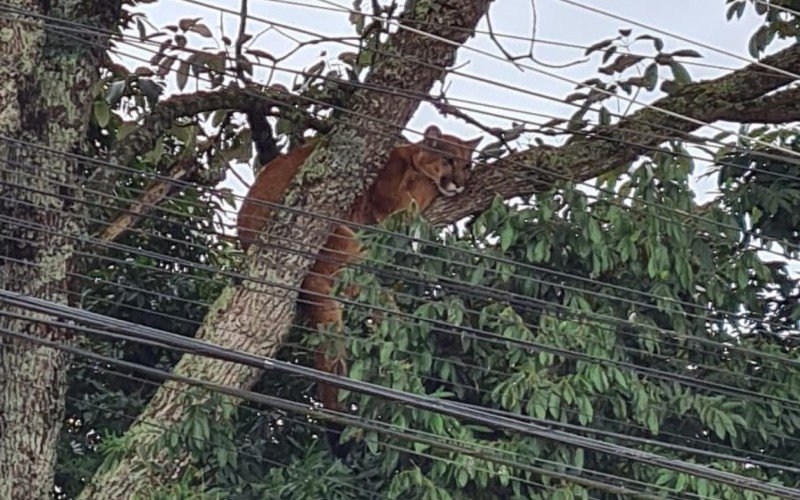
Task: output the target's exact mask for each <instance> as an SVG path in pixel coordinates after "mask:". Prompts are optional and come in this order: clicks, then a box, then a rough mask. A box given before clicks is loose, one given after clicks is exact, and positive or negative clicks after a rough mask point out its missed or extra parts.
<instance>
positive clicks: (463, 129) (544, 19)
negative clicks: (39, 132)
mask: <svg viewBox="0 0 800 500" xmlns="http://www.w3.org/2000/svg"><path fill="white" fill-rule="evenodd" d="M293 1H294V2H295V3H297V4H301V5H288V4H285V3H282V2H281V1H275V0H249V12H250V15H251V16H253V17H254V18H261V19H265V20H266V19H268V20H272V21H274V22H278V23H284V24H286V25H290V26H292V27H296V28H299V29H304V30H308V31H311V32H315V33H316V32H319V33H326V34H328V35H331V36H348V35H352V34H353V30H352V25H351V24H350V23H349V22H348V19H347V14H346V13H338V12H332V11H324V10H318V9H314V8H310V7H312V6H315V7H330V5H326V4H325V3H323V2H321V1H320V0H293ZM332 1H333V2H335V3H337V4H339V5H342V6H344V7H351V6H352V2H351V1H349V0H332ZM534 2H535V6H536V11H537V17H538V22H537V38H539V39H542V40H552V41H559V42H568V43H574V44H579V45H584V46H588V45H591V44H593V43H595V42H598V41H600V40H603V39H605V38H608V37H612V36H616V35H617V30H618V29H619V28H626V27H631V28H634V31H633V35H632V38H633V37H635V36H637V35H639V34H643V33H646V30H644V29H642V28H636V27H634V26H631V25H629V24H627V23H625V22H623V21H620V20H616V19H610V18H608V17H604V16H601V15H600V14H597V13H594V12H589V11H587V10H584V9H581V8H579V7H576V6H572V5H569V4H567V3H564V2H562V1H560V0H534ZM200 3H205V4H209V5H213V6H216V7H219V8H223V9H229V10H232V11H238V8H239V2H238V1H235V0H204V1H201V2H200ZM583 3H584V4H585V5H590V6H593V7H597V8H601V9H604V10H607V11H609V12H612V13H615V14H618V15H621V16H623V17H627V18H630V19H632V20H635V21H638V22H640V23H643V24H646V25H649V26H656V27H659V28H660V29H663V30H666V31H669V32H672V33H675V34H678V35H681V36H683V37H686V38H689V39H692V40H696V41H698V42H703V43H706V44H709V45H712V46H714V47H718V48H721V49H724V50H727V51H731V52H735V53H737V54H740V55H741V56H743V57H747V58H749V55H748V54H747V42H748V39H749V36H750V35H751V34H752V33H753V31H754V30H755V29H756V27H757V26H758V22H759V19H758V18H757V17H756V16H755V15H754V14H751V13H750V9H749V8H748V10H747V15H746V16H745V17H744V18H743V19H742V20H740V21H737V22H727V21H726V20H725V11H726V8H727V7H726V5H725V2H724V1H723V0H670V1H668V2H664V1H661V0H658V1H656V0H614V1H610V0H607V1H600V0H584V1H583ZM142 7H146V9H145V11H146V12H147V14H148V16H149V17H150V19H151V21H152V22H153V24H155V25H156V26H163V25H166V24H170V23H176V22H177V20H178V19H181V18H186V17H201V18H202V20H203V22H205V23H206V24H207V25H208V26H209V27H210V28H211V29H212V31H213V32H214V33H215V35H219V33H220V31H219V30H220V27H222V28H223V29H224V31H225V34H226V35H227V36H229V37H230V38H235V34H236V32H237V26H238V18H237V16H235V15H233V14H227V13H226V14H223V15H222V22H220V21H221V16H220V12H219V10H214V9H212V8H207V7H203V6H201V5H198V4H192V3H189V2H185V1H182V0H159V1H158V2H157V3H154V4H150V5H143V6H142ZM491 13H492V21H493V25H494V28H495V31H496V32H498V33H506V34H513V35H520V36H524V37H529V36H530V34H531V23H532V8H531V1H530V0H497V1H495V2H494V3H493V4H492V7H491ZM267 26H268V25H267V24H266V23H264V22H261V21H258V20H257V19H253V20H251V21H249V24H248V32H249V33H253V34H255V33H258V32H260V31H262V30H264V29H265V28H267ZM479 28H480V29H486V21H485V20H484V21H482V22H481V24H480V26H479ZM286 33H289V34H291V35H292V36H295V37H297V38H299V39H308V38H309V37H308V36H306V35H302V34H298V33H293V34H292V33H291V32H288V31H286ZM654 34H655V33H654ZM658 36H661V37H662V38H663V39H664V42H665V49H664V50H665V51H671V50H677V49H685V48H693V49H696V50H698V51H699V52H700V53H702V54H703V55H704V58H703V59H698V60H697V61H699V62H703V63H708V64H714V65H719V66H724V67H729V68H739V67H741V66H743V65H744V64H745V62H743V61H741V60H737V59H735V58H732V57H729V56H726V55H724V54H720V53H715V52H714V51H712V50H707V49H702V48H699V47H696V46H692V45H691V44H689V43H686V42H681V41H677V40H673V39H671V38H670V37H668V36H663V35H658ZM194 41H195V43H198V44H197V45H194V46H196V47H204V46H207V45H209V43H207V42H208V41H207V40H205V39H202V38H200V37H194ZM503 44H504V46H505V47H506V48H507V49H508V50H509V52H511V53H513V54H517V53H520V52H526V51H527V46H528V44H527V43H526V42H521V41H515V40H503ZM293 46H294V44H293V42H291V41H290V40H288V39H287V38H286V37H284V36H282V35H281V34H279V33H277V32H276V31H274V30H272V31H269V32H267V33H266V34H264V35H262V36H261V37H260V38H259V39H258V41H257V42H256V43H255V45H253V48H258V49H261V50H265V51H267V52H270V53H272V54H275V55H278V54H282V53H283V52H284V51H286V50H289V49H290V48H292V47H293ZM467 47H475V48H479V49H483V50H488V51H491V52H493V53H496V54H499V52H498V50H497V49H496V47H495V46H494V44H493V43H492V41H491V40H490V39H489V37H488V36H486V35H478V36H476V37H474V38H473V39H471V40H470V42H469V43H468V44H467ZM323 50H324V51H326V55H325V56H323V57H320V54H321V52H322V51H323ZM351 50H353V49H352V48H350V47H346V46H343V45H341V44H336V43H329V44H325V45H314V46H310V47H305V48H303V49H301V50H300V51H298V52H297V53H296V54H295V55H294V56H293V57H291V58H290V59H288V60H287V61H286V62H284V63H282V66H285V67H287V68H291V69H295V70H300V69H303V68H304V67H309V66H311V65H312V64H314V63H316V62H317V61H319V60H326V61H329V62H331V63H335V62H336V55H337V54H338V53H340V52H344V51H351ZM633 50H634V51H635V52H639V53H645V54H650V53H651V52H650V51H651V50H652V46H651V45H650V42H648V41H640V42H637V43H636V44H635V45H634V46H633ZM535 52H536V56H537V57H538V58H539V60H541V61H544V62H548V63H551V64H564V63H567V62H570V61H576V60H579V59H581V58H582V57H583V53H582V51H581V50H579V49H571V48H563V47H555V46H552V45H547V44H537V45H536V48H535ZM688 61H693V60H688ZM524 62H525V63H526V64H528V65H533V63H532V62H531V61H529V60H528V61H524ZM461 64H466V66H463V67H460V70H461V71H464V72H466V73H469V74H473V75H479V76H481V77H484V78H490V79H492V80H495V81H499V82H502V83H504V84H507V85H512V86H515V87H520V88H523V89H529V90H530V91H532V92H537V93H543V94H547V95H549V96H552V97H556V98H559V99H561V98H563V97H564V96H566V95H568V94H569V93H571V92H572V90H573V89H574V85H572V84H570V83H567V82H563V81H559V80H557V79H556V78H552V77H550V76H546V75H543V74H539V73H536V72H534V71H531V70H525V71H524V72H521V71H519V70H518V69H517V68H515V67H514V66H513V65H511V64H508V63H503V62H501V61H497V60H495V59H491V58H490V57H488V56H485V55H482V54H478V53H475V52H471V51H469V50H466V49H461V50H460V51H459V57H458V66H460V65H461ZM598 65H599V61H598V60H597V56H595V59H593V60H592V61H590V62H589V63H584V64H578V65H576V66H572V67H569V68H561V69H553V68H542V69H544V70H546V71H548V72H551V73H557V74H559V75H561V76H563V77H566V78H570V79H573V80H578V81H581V80H585V79H587V78H591V77H594V76H597V73H596V68H597V67H598ZM686 67H687V69H688V70H689V71H690V72H691V74H692V76H693V78H694V79H695V80H697V79H706V78H713V77H715V76H718V75H720V74H722V73H724V72H725V71H724V70H718V69H711V68H705V67H702V66H695V65H691V64H689V65H687V66H686ZM662 70H663V69H662ZM265 71H266V70H263V69H262V70H260V73H259V70H258V69H257V70H256V77H258V76H259V75H260V76H261V77H262V78H263V77H264V76H265V74H266V73H265ZM293 77H294V75H292V74H289V73H280V72H279V73H277V74H276V77H275V80H276V81H280V82H282V83H289V82H291V81H292V78H293ZM448 82H449V88H448V92H447V94H448V96H450V97H453V98H462V99H468V100H472V101H478V102H481V103H485V104H486V105H489V106H491V105H500V106H506V107H510V108H513V109H515V110H519V111H518V112H509V111H499V113H500V114H502V115H505V116H508V117H509V119H501V118H493V117H488V116H484V115H480V114H478V113H472V114H473V116H475V117H476V118H478V119H480V120H481V121H482V122H484V123H486V124H488V125H492V126H505V127H508V126H510V122H511V119H513V118H515V117H516V118H518V119H525V120H528V121H533V122H539V123H541V122H544V121H547V118H542V117H540V116H536V115H528V114H527V113H529V112H533V113H544V114H547V115H554V116H560V117H568V116H569V115H570V114H571V113H572V112H573V111H574V108H571V107H570V106H567V105H564V104H563V103H558V102H553V101H549V100H545V99H542V98H539V97H535V96H532V95H526V94H525V93H523V92H518V91H513V90H507V89H502V88H498V87H496V86H492V85H490V84H489V83H484V82H477V81H473V80H469V79H467V78H464V77H461V76H450V77H448ZM191 85H192V84H191V83H190V86H191ZM174 89H175V86H174V81H173V82H171V84H170V90H174ZM656 97H657V94H656V93H642V94H640V96H639V99H641V100H643V101H645V102H649V101H652V100H654V99H655V98H656ZM607 104H608V105H609V107H610V109H611V110H612V111H617V105H616V104H615V103H612V102H611V101H608V102H607ZM618 105H619V106H620V109H621V110H624V109H625V107H626V106H627V103H626V102H624V101H620V102H619V103H618ZM467 106H472V107H475V105H467ZM634 109H635V107H634ZM431 122H435V123H437V124H439V125H440V126H441V127H442V128H443V129H444V130H446V131H448V132H452V133H454V134H460V135H463V136H465V137H472V136H475V135H477V134H478V133H479V131H478V130H477V129H475V128H473V127H471V126H469V125H466V124H464V123H463V122H461V121H458V120H456V119H445V118H443V117H442V116H441V115H439V114H438V113H437V112H436V111H435V110H433V109H432V108H431V107H430V106H428V105H422V106H421V107H420V110H419V112H418V113H417V114H416V116H415V117H414V119H413V120H412V121H411V122H410V123H409V128H410V129H412V130H417V131H421V130H422V129H424V128H425V127H426V126H427V125H428V124H430V123H431ZM408 135H409V137H410V138H411V139H415V137H414V135H413V134H411V133H408ZM490 140H491V139H488V138H487V139H486V141H485V142H484V144H486V143H488V142H490ZM237 170H239V169H237ZM240 173H241V174H242V175H243V176H244V177H245V179H246V180H247V181H248V182H249V181H250V180H251V179H252V175H251V174H250V172H249V169H243V170H240ZM239 184H240V183H238V182H237V181H235V180H232V179H229V180H228V181H227V182H226V183H225V185H226V186H227V187H231V188H233V189H234V191H235V192H236V193H237V194H240V193H243V190H244V187H243V186H241V185H239ZM700 190H701V191H702V190H704V189H703V188H702V187H701V188H700Z"/></svg>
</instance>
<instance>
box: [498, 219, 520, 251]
mask: <svg viewBox="0 0 800 500" xmlns="http://www.w3.org/2000/svg"><path fill="white" fill-rule="evenodd" d="M515 236H516V235H515V231H514V228H513V227H511V225H510V224H508V223H506V224H505V225H504V226H503V230H502V231H501V232H500V248H501V249H502V250H503V251H504V252H505V251H506V250H508V248H509V247H510V246H511V244H512V243H513V242H514V238H515Z"/></svg>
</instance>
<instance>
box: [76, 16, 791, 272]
mask: <svg viewBox="0 0 800 500" xmlns="http://www.w3.org/2000/svg"><path fill="white" fill-rule="evenodd" d="M264 22H268V21H264ZM64 36H69V35H64ZM128 43H131V42H128ZM125 57H131V58H134V59H138V58H136V57H134V56H128V55H126V56H125ZM142 60H143V59H142ZM143 61H144V60H143ZM145 62H146V61H145ZM278 70H279V71H289V72H291V73H297V74H302V72H297V71H294V70H286V69H283V68H278ZM320 78H326V77H322V76H320ZM352 85H356V86H361V87H364V88H369V86H364V84H356V83H355V82H353V83H352ZM376 91H379V92H386V91H385V90H381V89H378V90H376ZM394 93H397V92H394ZM252 95H253V97H256V98H262V99H265V100H266V98H264V96H260V95H258V94H252ZM288 95H293V94H288ZM298 97H300V98H302V99H305V100H308V101H310V102H315V103H317V104H319V105H322V106H327V107H333V108H335V109H337V110H340V111H342V112H345V113H353V112H352V111H350V110H347V109H345V108H340V107H337V106H332V105H330V104H329V103H325V102H322V101H318V100H315V99H313V98H308V97H306V96H298ZM411 98H419V99H425V98H423V97H414V96H412V97H411ZM427 99H430V98H429V97H427ZM552 99H554V98H552ZM556 100H558V99H556ZM270 102H271V101H270ZM559 102H560V100H559ZM272 104H276V105H280V103H272ZM571 104H572V105H575V104H574V103H571ZM355 114H356V115H357V116H359V114H358V113H355ZM361 117H363V118H365V119H368V120H373V121H379V122H383V120H380V119H375V118H374V117H366V116H363V115H361ZM662 127H663V126H662ZM406 130H409V131H411V132H414V133H418V132H416V131H413V130H410V129H406ZM577 135H583V134H582V133H577ZM587 137H592V138H596V139H604V140H605V139H608V140H609V141H611V142H618V143H620V144H629V145H632V146H634V147H641V148H644V149H648V150H655V151H658V152H663V153H665V154H670V155H678V156H685V155H683V154H681V153H674V152H669V151H663V150H661V149H660V148H655V147H651V146H646V145H641V144H637V143H629V142H627V141H622V140H618V139H613V138H604V137H601V136H599V135H597V134H594V133H591V134H587ZM748 154H753V155H758V156H774V155H769V154H766V153H760V152H750V153H748ZM785 161H789V159H785ZM503 163H508V164H511V165H516V162H509V161H508V160H503ZM716 163H720V164H724V162H716ZM790 163H792V162H791V161H790ZM731 165H732V166H734V167H736V168H739V169H743V170H745V167H742V166H740V165H736V164H731ZM525 167H526V168H528V169H529V170H535V171H541V172H542V173H545V174H546V175H551V176H555V177H557V178H561V179H564V180H566V181H571V179H570V178H569V177H568V176H565V175H564V174H561V173H559V172H554V171H550V170H547V169H543V168H541V167H538V166H535V165H533V166H525ZM493 168H494V166H493ZM747 170H753V168H747ZM514 175H519V173H514ZM578 184H579V185H585V186H586V187H588V188H590V189H593V190H597V191H600V192H604V193H608V194H611V195H615V194H616V193H614V192H613V191H612V190H609V189H606V188H602V187H599V186H593V185H590V184H588V183H586V182H579V183H578ZM602 201H603V202H604V203H610V204H613V205H618V206H620V207H621V208H623V209H625V210H630V209H632V208H630V207H626V206H625V205H623V204H621V203H614V202H613V201H612V200H602ZM645 204H646V205H651V206H656V207H659V208H662V209H664V210H667V211H671V212H675V213H678V214H680V215H682V216H685V217H688V218H692V219H697V220H700V221H704V222H707V223H709V224H713V225H717V226H721V227H727V228H729V229H732V230H736V231H737V232H742V233H743V234H746V235H748V236H751V237H753V238H755V239H760V240H765V241H770V242H773V243H777V244H778V245H783V242H782V241H781V240H779V239H777V238H772V237H769V236H766V235H763V234H756V233H753V232H752V231H749V230H747V229H744V228H741V227H737V226H733V225H730V224H725V223H722V222H717V221H713V220H710V219H707V218H705V217H702V216H698V215H697V214H694V213H691V212H683V211H680V210H676V209H673V208H671V207H668V206H666V205H663V204H659V203H655V202H650V201H648V202H646V203H645ZM638 210H641V209H638ZM655 216H656V217H658V218H662V219H663V216H661V215H658V214H655ZM665 220H668V219H665ZM762 251H765V252H769V253H773V254H775V255H777V256H780V257H784V255H783V254H781V253H778V252H775V251H774V250H771V249H768V248H763V249H762Z"/></svg>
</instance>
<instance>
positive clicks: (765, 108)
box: [425, 44, 800, 224]
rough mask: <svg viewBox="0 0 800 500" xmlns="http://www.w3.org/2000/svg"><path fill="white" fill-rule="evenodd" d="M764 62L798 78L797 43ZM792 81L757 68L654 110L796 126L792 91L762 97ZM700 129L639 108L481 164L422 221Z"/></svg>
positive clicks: (682, 92) (584, 174)
mask: <svg viewBox="0 0 800 500" xmlns="http://www.w3.org/2000/svg"><path fill="white" fill-rule="evenodd" d="M764 62H765V63H767V64H770V65H773V66H776V67H778V68H781V69H784V70H788V71H792V72H794V73H798V72H800V45H797V44H795V45H793V46H792V47H789V48H787V49H784V50H782V51H780V52H778V53H777V54H774V55H772V56H770V57H767V58H765V59H764ZM791 81H792V79H791V78H790V77H787V76H784V75H781V74H778V73H775V74H774V76H770V75H765V74H764V70H763V69H762V68H761V67H758V66H756V65H749V66H746V67H744V68H742V69H739V70H737V71H734V72H732V73H729V74H727V75H725V76H722V77H720V78H717V79H714V80H708V81H703V82H698V83H694V84H689V85H686V86H685V87H683V88H681V89H679V90H678V91H677V92H676V93H674V94H672V95H669V96H667V97H664V98H662V99H659V100H657V101H656V102H654V103H653V106H656V107H658V108H660V109H663V110H666V111H671V112H673V113H677V114H680V115H684V116H688V117H691V118H694V119H696V120H700V121H703V122H706V123H713V122H715V121H718V120H730V121H736V122H741V123H744V122H748V121H754V122H766V123H780V122H782V121H783V120H781V118H785V119H786V121H795V120H797V119H798V115H800V104H798V96H800V91H798V89H790V90H784V91H782V92H778V93H776V94H774V95H771V96H767V97H763V96H764V95H765V94H767V93H769V92H772V91H774V90H776V89H779V88H781V87H784V86H786V85H787V84H789V83H790V82H791ZM770 107H776V108H778V109H770ZM698 128H700V126H699V125H697V124H696V123H692V122H690V121H687V120H684V119H681V118H677V117H675V116H671V115H669V114H666V113H662V112H660V111H657V110H654V109H650V108H645V109H642V110H639V111H637V112H636V113H633V114H632V115H630V116H628V117H626V118H623V119H622V120H620V121H619V122H618V123H616V124H614V125H609V126H602V127H595V128H594V129H593V130H591V131H589V133H587V134H586V135H585V136H581V137H573V139H572V140H570V141H569V142H568V143H567V144H566V145H564V146H561V147H553V146H542V147H533V148H530V149H527V150H525V151H521V152H519V153H515V154H512V155H510V156H508V157H506V158H503V159H500V160H498V161H497V162H495V163H494V164H492V165H488V166H486V165H483V166H479V167H477V168H476V169H475V171H474V173H473V175H472V178H471V179H470V182H469V184H468V186H467V189H466V190H465V191H464V193H462V194H461V195H459V196H458V197H457V198H446V199H444V198H440V199H439V200H437V201H436V202H435V203H434V204H433V205H431V207H429V208H428V210H427V211H426V212H425V216H426V217H427V219H428V220H430V221H431V222H433V223H436V224H446V223H452V222H455V221H457V220H459V219H461V218H463V217H466V216H468V215H470V214H474V213H476V212H479V211H481V210H483V209H485V208H486V207H488V206H489V204H490V203H491V201H492V199H493V198H494V197H495V196H497V195H499V196H501V197H503V198H512V197H515V196H526V195H530V194H532V193H536V192H540V191H544V190H546V189H548V188H550V187H551V186H553V184H554V183H555V182H556V181H558V180H562V179H570V180H572V181H575V182H582V181H586V180H589V179H593V178H595V177H597V176H598V175H601V174H603V173H605V172H608V171H610V170H613V169H614V168H616V167H617V166H619V165H621V164H624V163H627V162H630V161H633V160H635V159H636V158H637V157H639V156H640V155H641V154H643V153H645V152H647V151H648V150H651V149H652V148H654V147H656V146H658V145H659V144H661V143H663V142H664V139H663V137H664V136H665V135H669V134H672V135H674V136H675V137H681V136H683V135H685V134H686V133H689V132H692V131H694V130H697V129H698ZM665 130H668V132H666V131H665Z"/></svg>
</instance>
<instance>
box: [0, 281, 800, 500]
mask: <svg viewBox="0 0 800 500" xmlns="http://www.w3.org/2000/svg"><path fill="white" fill-rule="evenodd" d="M0 293H2V291H0ZM0 334H2V335H6V336H9V337H13V338H17V339H21V340H26V341H29V342H34V343H38V344H40V345H44V346H47V347H50V348H53V349H58V350H63V351H65V352H69V353H71V354H73V355H77V356H82V357H87V358H92V359H97V360H100V361H103V362H105V363H109V364H115V365H117V366H121V367H125V368H128V369H131V370H134V371H138V372H141V373H145V374H147V375H150V376H153V377H156V378H160V379H162V380H171V381H175V382H178V383H182V384H186V385H191V386H195V387H200V388H204V389H207V390H211V391H214V392H217V393H220V394H225V395H228V396H232V397H235V398H238V399H243V400H249V401H252V402H255V403H261V404H265V405H267V406H270V407H273V408H278V409H281V410H284V411H289V412H292V413H300V414H304V415H309V416H312V417H313V418H318V419H321V420H326V421H332V422H334V423H339V424H344V425H352V426H353V427H359V428H362V429H366V430H372V431H375V432H378V433H380V434H383V435H387V436H390V437H393V438H398V439H403V440H406V441H412V442H414V443H422V444H427V445H430V446H433V447H436V448H439V449H442V450H447V451H454V452H458V453H462V454H465V455H471V456H477V457H480V458H484V459H486V460H489V461H492V462H495V463H498V464H501V465H507V466H509V467H514V468H518V469H521V470H528V471H529V472H535V473H539V474H543V475H548V476H551V477H556V478H560V479H564V480H568V481H571V482H575V483H577V484H583V485H586V486H591V487H594V488H598V489H602V490H605V491H610V492H614V493H619V494H638V493H640V492H636V491H634V490H629V489H628V488H625V487H620V486H617V485H613V484H609V483H603V482H600V481H596V480H592V479H589V478H584V477H581V476H578V475H575V474H570V473H567V472H564V473H562V472H558V471H552V470H549V469H545V468H541V467H536V466H530V465H527V464H521V463H518V462H514V461H509V460H506V459H503V458H501V457H497V456H490V457H486V455H485V454H484V453H483V452H481V451H479V450H473V449H468V448H464V447H461V446H458V445H454V444H451V443H447V442H442V441H440V440H436V439H429V438H426V437H424V436H421V435H419V432H418V431H414V430H411V429H402V430H400V431H395V430H393V429H392V428H391V427H390V426H389V425H387V424H383V423H380V424H378V423H377V422H376V421H368V422H367V421H364V420H363V419H355V418H353V417H351V416H349V415H346V414H342V413H340V412H334V411H331V410H327V409H323V408H317V407H314V406H311V407H309V406H308V405H306V404H303V403H297V402H294V401H290V400H286V399H282V398H277V397H274V396H267V395H264V394H259V393H255V392H252V391H246V390H242V389H237V388H234V387H229V386H226V385H222V384H216V383H214V382H208V381H205V380H200V379H197V378H192V377H186V376H181V375H177V374H174V373H170V372H166V371H163V370H159V369H155V368H149V367H146V366H144V365H139V364H136V363H131V362H127V361H123V360H119V359H116V358H111V357H108V356H103V355H99V354H96V353H93V352H91V351H86V350H84V349H79V348H75V347H71V346H67V345H64V344H61V343H59V342H55V341H51V340H46V339H41V338H38V337H34V336H32V335H27V334H24V333H20V332H15V331H12V330H9V329H7V328H4V327H0ZM265 361H266V359H265ZM275 363H280V362H277V361H274V360H271V361H269V363H268V364H269V365H274V364H275ZM287 365H288V366H294V365H290V364H287ZM257 368H260V369H264V368H265V366H257ZM296 368H301V367H296ZM431 401H433V404H434V405H435V404H436V401H437V400H431ZM442 403H444V402H442ZM438 413H442V412H441V411H439V412H438ZM451 416H452V415H451ZM467 418H468V419H469V418H470V417H467ZM476 418H478V417H476ZM483 420H486V419H485V418H484V419H483ZM483 423H484V424H486V423H487V422H483ZM605 446H611V447H615V446H616V445H605ZM628 450H629V451H630V452H631V454H633V455H637V456H638V455H640V454H641V455H645V456H649V455H653V454H650V453H647V452H639V451H637V450H630V449H628ZM654 456H655V457H657V459H658V461H666V462H669V463H670V464H672V463H673V462H675V463H677V464H680V466H681V467H689V468H690V469H701V470H703V472H704V473H706V471H705V469H707V470H708V471H710V472H708V473H709V474H710V475H713V476H721V477H724V478H726V479H727V480H729V481H735V483H734V485H735V486H741V487H744V488H750V487H753V488H758V490H760V489H767V490H779V491H780V490H784V489H785V490H787V491H798V492H800V490H793V489H789V488H786V487H782V486H775V485H767V484H766V483H763V482H761V481H758V480H753V479H750V478H747V477H743V476H738V475H736V474H731V473H727V472H722V471H715V470H714V469H710V468H707V467H704V466H693V464H688V463H685V462H680V461H678V460H672V459H667V458H664V457H659V456H657V455H654ZM536 460H539V459H538V458H537V459H536ZM653 460H656V459H655V458H654V459H653ZM677 464H676V465H674V466H675V467H678V466H679V465H677ZM559 465H561V466H562V467H563V466H567V467H569V465H568V464H559ZM729 476H732V477H729ZM618 479H622V480H623V481H624V480H625V479H624V478H618ZM710 479H712V480H715V479H713V478H710ZM758 490H757V491H758ZM648 498H650V496H649V495H648ZM653 498H657V497H653Z"/></svg>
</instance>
